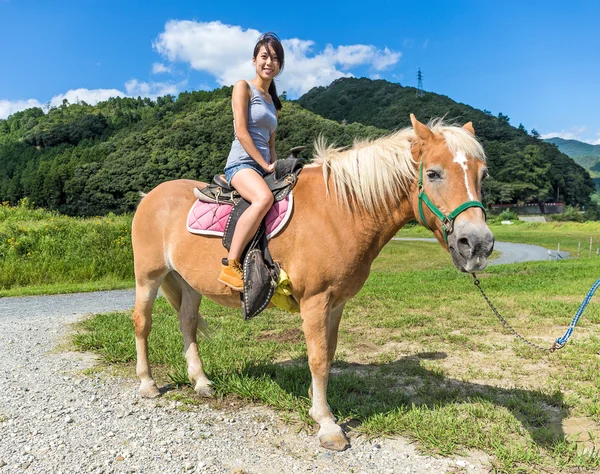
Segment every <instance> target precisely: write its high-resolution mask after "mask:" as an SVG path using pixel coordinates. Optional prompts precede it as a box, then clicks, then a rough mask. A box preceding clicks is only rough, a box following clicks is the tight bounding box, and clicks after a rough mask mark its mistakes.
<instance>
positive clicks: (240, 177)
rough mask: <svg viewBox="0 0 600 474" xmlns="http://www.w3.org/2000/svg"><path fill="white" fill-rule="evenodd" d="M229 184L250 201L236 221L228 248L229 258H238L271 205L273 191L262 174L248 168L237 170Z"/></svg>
mask: <svg viewBox="0 0 600 474" xmlns="http://www.w3.org/2000/svg"><path fill="white" fill-rule="evenodd" d="M231 185H232V186H233V187H234V188H235V189H236V191H237V192H238V193H240V195H241V196H242V197H243V198H244V199H245V200H246V201H248V202H249V203H250V207H249V208H248V209H246V210H245V211H244V213H243V214H242V215H241V216H240V218H239V220H238V222H237V225H236V227H235V231H234V233H233V239H232V241H231V247H230V248H229V255H228V258H229V260H234V259H237V260H239V259H240V257H241V256H242V252H243V251H244V248H246V245H248V242H250V239H251V238H252V237H253V236H254V234H255V233H256V231H257V230H258V226H259V225H260V223H261V222H262V220H263V218H264V217H265V215H266V214H267V212H269V209H270V208H271V206H272V205H273V193H272V192H271V190H270V189H269V187H268V186H267V183H265V180H264V179H263V178H262V176H261V175H260V174H258V173H257V172H256V171H255V170H253V169H250V168H243V169H241V170H240V171H238V172H237V173H236V174H235V175H234V176H233V178H232V179H231Z"/></svg>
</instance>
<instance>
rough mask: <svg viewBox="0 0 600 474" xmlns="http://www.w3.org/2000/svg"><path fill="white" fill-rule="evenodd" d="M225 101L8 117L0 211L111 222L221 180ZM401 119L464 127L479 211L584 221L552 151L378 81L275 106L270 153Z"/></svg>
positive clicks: (344, 138)
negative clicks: (148, 199)
mask: <svg viewBox="0 0 600 474" xmlns="http://www.w3.org/2000/svg"><path fill="white" fill-rule="evenodd" d="M230 101H231V88H230V87H224V88H221V89H217V90H214V91H212V92H205V91H198V92H184V93H181V94H179V96H178V97H177V98H175V97H172V96H165V97H159V98H158V99H157V100H156V101H152V100H150V99H141V98H138V99H133V98H113V99H109V100H108V101H105V102H100V103H98V104H97V105H95V106H90V105H88V104H85V103H78V104H68V103H67V102H66V101H65V103H63V105H61V106H60V107H57V108H53V109H51V110H49V111H48V113H46V114H44V112H43V111H42V110H41V109H39V108H33V109H28V110H25V111H22V112H18V113H16V114H14V115H12V116H11V117H9V118H8V119H6V120H0V201H10V202H11V203H16V202H18V200H19V199H21V198H23V197H28V198H29V199H30V200H31V201H33V202H34V203H35V204H36V205H38V206H42V207H46V208H50V209H55V210H58V211H60V212H62V213H66V214H70V215H99V214H106V213H108V212H116V213H119V212H125V211H131V210H133V209H134V208H135V205H136V204H137V202H138V200H139V194H138V193H139V191H145V192H147V191H149V190H150V189H152V188H153V187H155V186H156V185H158V184H159V183H161V182H163V181H166V180H169V179H176V178H192V179H200V180H205V181H206V180H209V179H210V178H211V177H212V176H213V175H214V174H216V173H219V172H221V171H222V170H223V167H224V164H225V161H226V158H227V154H228V153H229V148H230V145H231V141H232V139H233V124H232V123H233V116H232V112H231V102H230ZM301 105H302V106H304V107H306V108H303V107H302V106H301ZM307 109H309V110H310V111H309V110H307ZM410 112H414V113H415V114H416V115H417V117H418V118H419V119H420V120H422V121H427V120H428V119H429V118H431V117H440V116H446V119H447V120H448V121H456V122H458V123H464V122H466V121H473V123H474V126H475V130H476V132H477V134H478V136H479V137H480V138H481V139H482V141H483V143H484V146H485V147H486V151H487V153H488V156H489V162H490V163H489V167H490V171H491V174H492V176H493V178H492V179H489V180H487V184H486V197H485V199H486V202H487V203H488V204H490V203H494V202H536V201H541V202H544V201H547V200H552V199H553V198H555V197H556V195H557V194H558V195H559V198H560V200H564V201H565V202H566V203H567V204H571V205H579V206H586V209H592V210H593V206H591V205H590V194H591V193H592V192H593V190H594V183H593V182H592V181H591V179H590V177H589V174H587V172H586V171H585V170H583V169H582V168H581V167H580V166H578V165H576V164H575V163H574V162H573V161H572V160H571V159H569V158H568V157H567V156H566V155H564V154H563V153H561V152H560V151H559V150H558V148H556V147H555V146H553V145H550V144H547V143H544V142H543V141H541V140H539V139H538V138H536V137H532V136H530V135H528V134H527V132H526V131H525V130H524V128H522V127H521V128H519V129H516V128H514V127H511V126H510V124H509V123H508V117H505V116H503V115H502V114H500V116H499V117H492V116H491V115H489V114H488V113H486V112H482V111H480V110H477V109H474V108H472V107H469V106H467V105H464V104H458V103H456V102H454V101H452V100H450V99H449V98H447V97H444V96H439V95H436V94H430V93H427V94H426V95H425V97H422V98H417V97H416V96H415V89H412V88H404V87H401V86H399V85H397V84H392V83H389V82H386V81H371V80H368V79H343V80H338V81H335V82H334V83H333V84H331V85H330V86H329V87H327V88H316V89H313V90H311V91H310V92H309V93H307V94H306V95H305V96H303V97H302V98H301V99H300V100H299V101H298V103H296V102H290V101H284V108H283V110H282V111H281V114H280V122H279V127H278V129H277V140H276V146H277V152H278V155H279V156H281V157H283V156H287V154H288V152H289V149H290V148H291V147H293V146H297V145H312V143H313V142H314V140H315V139H316V138H317V136H318V135H319V134H323V135H324V136H325V137H326V138H328V139H329V140H331V141H334V142H335V143H336V144H337V145H340V146H344V145H349V144H351V142H352V140H353V139H354V138H355V137H364V136H371V137H377V136H381V135H383V134H384V133H387V131H388V130H393V129H395V128H399V127H403V126H408V125H409V113H410ZM317 114H318V115H317ZM323 117H326V118H323ZM330 119H332V120H330ZM340 122H342V123H340ZM364 124H366V125H364ZM307 155H308V153H307Z"/></svg>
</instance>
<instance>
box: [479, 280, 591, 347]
mask: <svg viewBox="0 0 600 474" xmlns="http://www.w3.org/2000/svg"><path fill="white" fill-rule="evenodd" d="M471 275H473V283H474V284H475V286H476V287H477V289H478V290H479V291H480V292H481V295H482V296H483V298H484V299H485V301H486V302H487V304H488V305H489V307H490V308H491V310H492V311H493V312H494V314H495V315H496V317H497V318H498V320H499V321H500V322H501V323H502V325H503V326H504V327H505V328H506V329H507V330H508V331H509V332H510V333H512V334H513V335H514V336H515V337H516V338H518V339H520V340H521V341H523V342H524V343H525V344H527V345H529V346H531V347H533V348H535V349H538V350H540V351H544V352H554V351H556V350H558V349H562V348H563V347H565V345H566V344H567V342H568V340H569V339H570V338H571V335H572V334H573V330H574V329H575V326H577V323H578V322H579V318H581V315H582V314H583V311H584V310H585V308H586V306H587V305H588V303H589V302H590V300H591V299H592V296H594V293H595V292H596V290H597V289H598V287H599V286H600V280H598V281H597V282H596V283H594V284H593V285H592V288H591V289H590V291H588V294H587V296H586V297H585V299H584V300H583V302H582V303H581V306H579V309H578V310H577V313H575V316H574V317H573V320H572V321H571V324H570V325H569V327H568V329H567V331H566V332H565V333H564V335H563V336H562V337H559V338H558V339H557V340H556V341H554V344H552V346H550V347H549V348H544V347H541V346H538V345H537V344H535V343H533V342H531V341H528V340H527V339H525V338H524V337H523V336H521V335H520V334H519V333H518V332H517V331H515V330H514V329H513V327H512V326H511V325H510V324H508V322H507V321H506V319H504V318H503V317H502V315H501V314H500V313H499V312H498V310H497V309H496V308H495V307H494V305H493V304H492V302H491V301H490V300H489V298H488V297H487V295H486V294H485V293H484V292H483V289H482V288H481V284H480V282H479V280H478V279H477V277H476V276H475V273H471Z"/></svg>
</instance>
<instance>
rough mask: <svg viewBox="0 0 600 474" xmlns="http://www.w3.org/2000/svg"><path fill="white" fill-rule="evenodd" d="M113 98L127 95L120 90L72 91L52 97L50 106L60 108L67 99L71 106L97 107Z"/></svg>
mask: <svg viewBox="0 0 600 474" xmlns="http://www.w3.org/2000/svg"><path fill="white" fill-rule="evenodd" d="M111 97H125V94H124V93H123V92H121V91H120V90H118V89H71V90H70V91H67V92H65V93H64V94H59V95H55V96H54V97H52V99H50V105H52V106H55V107H58V106H59V105H61V104H62V103H63V100H64V99H67V100H68V101H69V103H70V104H76V103H77V102H85V103H87V104H90V105H96V104H97V103H98V102H102V101H103V100H108V99H109V98H111Z"/></svg>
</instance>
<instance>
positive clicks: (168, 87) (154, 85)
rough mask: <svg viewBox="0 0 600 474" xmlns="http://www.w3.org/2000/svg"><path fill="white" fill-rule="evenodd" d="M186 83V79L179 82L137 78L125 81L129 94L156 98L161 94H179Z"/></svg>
mask: <svg viewBox="0 0 600 474" xmlns="http://www.w3.org/2000/svg"><path fill="white" fill-rule="evenodd" d="M185 84H186V81H184V82H181V83H179V84H173V83H171V82H150V83H148V82H140V81H138V80H137V79H132V80H130V81H127V82H126V83H125V90H126V91H127V95H129V96H132V97H137V96H142V97H150V98H152V99H156V98H157V97H159V96H163V95H167V94H171V95H177V94H178V93H179V91H180V89H181V88H182V87H183V86H184V85H185Z"/></svg>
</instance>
